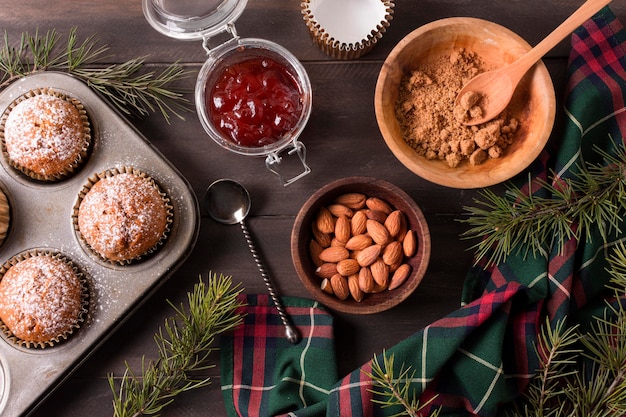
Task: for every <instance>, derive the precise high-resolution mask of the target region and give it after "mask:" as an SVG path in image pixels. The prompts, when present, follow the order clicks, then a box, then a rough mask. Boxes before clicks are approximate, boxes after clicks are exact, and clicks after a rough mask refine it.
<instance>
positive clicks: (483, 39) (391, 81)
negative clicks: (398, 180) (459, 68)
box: [374, 17, 556, 189]
mask: <svg viewBox="0 0 626 417" xmlns="http://www.w3.org/2000/svg"><path fill="white" fill-rule="evenodd" d="M460 48H465V49H466V50H469V51H473V52H475V53H477V55H478V56H479V57H480V58H481V59H482V60H483V61H484V62H485V63H486V65H488V66H490V67H494V68H495V67H501V66H504V65H506V64H509V63H512V62H514V61H515V60H516V59H517V58H519V57H520V56H521V55H523V54H524V53H525V52H527V51H528V50H530V49H531V47H530V45H529V44H528V43H527V42H526V41H524V40H523V39H522V38H521V37H519V36H518V35H516V34H515V33H513V32H511V31H510V30H508V29H506V28H504V27H502V26H500V25H498V24H496V23H493V22H489V21H485V20H482V19H476V18H467V17H458V18H447V19H441V20H437V21H434V22H432V23H429V24H426V25H424V26H422V27H420V28H418V29H416V30H414V31H413V32H411V33H409V34H408V35H407V36H406V37H405V38H404V39H402V40H401V41H400V42H399V43H398V44H397V45H396V46H395V48H394V49H393V50H392V51H391V53H390V54H389V56H388V57H387V59H386V60H385V62H384V64H383V67H382V69H381V71H380V73H379V76H378V81H377V84H376V91H375V97H374V106H375V111H376V120H377V122H378V126H379V129H380V131H381V134H382V136H383V138H384V140H385V142H386V143H387V146H388V147H389V149H390V150H391V151H392V152H393V154H394V155H395V156H396V158H398V160H400V162H401V163H402V164H404V166H406V167H407V168H408V169H409V170H411V171H412V172H413V173H415V174H417V175H419V176H420V177H422V178H424V179H426V180H428V181H431V182H433V183H435V184H439V185H443V186H448V187H452V188H463V189H469V188H479V187H486V186H490V185H494V184H497V183H500V182H503V181H505V180H508V179H510V178H511V177H513V176H515V175H517V174H518V173H520V172H521V171H523V170H524V169H526V168H527V167H528V166H529V165H530V164H531V163H532V162H533V161H534V160H535V158H537V156H538V155H539V154H540V153H541V151H542V149H543V148H544V146H545V144H546V142H547V141H548V138H549V137H550V133H551V132H552V127H553V125H554V117H555V112H556V98H555V94H554V86H553V84H552V80H551V78H550V74H549V73H548V70H547V68H546V67H545V65H544V64H543V62H541V61H540V62H538V63H537V64H536V65H535V66H534V67H533V68H532V69H531V70H530V71H529V72H528V73H527V74H526V75H525V77H524V78H523V79H522V82H521V83H520V84H519V86H518V88H517V89H516V92H515V95H514V97H513V100H512V101H511V104H510V105H509V110H510V112H511V114H512V115H513V116H515V117H516V118H517V119H518V120H520V130H519V131H518V133H517V136H516V139H515V141H514V143H513V144H512V145H510V146H509V147H507V148H506V149H505V151H504V154H503V155H502V156H501V157H500V158H494V159H488V160H487V161H485V162H484V163H483V164H480V165H475V166H474V165H471V164H469V163H468V162H467V161H464V162H462V163H461V164H460V165H458V166H457V167H454V168H451V167H449V166H448V164H447V163H446V162H445V161H443V160H435V159H433V160H428V159H426V158H425V157H423V156H421V155H419V154H417V153H416V152H415V151H414V150H413V149H412V148H411V147H410V146H409V145H408V144H407V143H406V142H405V140H404V139H403V137H402V134H401V130H400V125H399V123H398V120H397V118H396V115H395V110H394V107H395V105H396V101H397V98H398V89H399V86H400V83H401V79H402V77H403V76H404V75H405V74H408V73H409V72H410V71H412V70H413V69H416V67H418V66H419V65H421V64H422V63H425V62H430V61H432V60H435V59H437V58H439V57H441V56H447V55H450V54H451V53H453V52H455V51H458V50H459V49H460Z"/></svg>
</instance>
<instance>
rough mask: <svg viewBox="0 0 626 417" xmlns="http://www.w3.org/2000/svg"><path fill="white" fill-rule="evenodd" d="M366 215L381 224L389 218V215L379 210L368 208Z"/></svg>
mask: <svg viewBox="0 0 626 417" xmlns="http://www.w3.org/2000/svg"><path fill="white" fill-rule="evenodd" d="M365 215H366V216H367V218H368V219H372V220H376V221H377V222H378V223H381V224H382V223H385V220H387V215H386V214H385V213H383V212H382V211H378V210H371V209H367V210H365Z"/></svg>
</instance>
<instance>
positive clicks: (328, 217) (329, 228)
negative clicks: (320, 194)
mask: <svg viewBox="0 0 626 417" xmlns="http://www.w3.org/2000/svg"><path fill="white" fill-rule="evenodd" d="M315 225H316V226H317V230H319V231H320V232H322V233H333V232H334V231H335V218H334V217H333V215H332V214H331V212H330V211H328V209H327V208H326V207H322V208H320V210H319V212H318V213H317V217H316V219H315Z"/></svg>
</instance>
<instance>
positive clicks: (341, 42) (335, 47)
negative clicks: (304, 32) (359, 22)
mask: <svg viewBox="0 0 626 417" xmlns="http://www.w3.org/2000/svg"><path fill="white" fill-rule="evenodd" d="M315 1H316V0H304V1H303V2H302V3H301V4H300V6H301V9H302V14H303V16H304V21H305V23H306V25H307V27H308V28H309V34H310V35H311V38H312V39H313V42H315V44H316V45H317V46H318V47H319V48H320V49H321V50H322V51H323V52H325V53H326V54H327V55H330V56H332V57H333V58H337V59H345V60H348V59H357V58H359V57H361V56H363V55H365V54H367V53H368V52H370V51H371V50H372V49H373V48H374V46H376V44H377V43H378V40H379V39H381V38H382V37H383V34H384V33H385V32H386V30H387V28H388V27H389V25H390V21H391V20H392V18H393V8H394V7H395V4H394V2H393V0H372V1H380V2H382V3H383V5H384V8H385V13H384V16H381V20H380V22H379V23H377V24H376V25H375V26H374V27H372V28H371V31H370V32H369V34H367V35H366V36H365V37H364V38H363V39H361V40H359V41H358V42H346V41H345V39H339V38H338V37H337V35H336V34H331V33H329V32H328V28H325V27H323V26H322V24H321V23H320V22H319V21H318V19H317V18H316V17H315V13H314V10H312V8H311V5H312V3H314V2H315ZM332 4H334V3H333V2H326V3H325V4H324V6H325V7H331V6H330V5H332ZM346 21H348V22H349V17H347V18H346Z"/></svg>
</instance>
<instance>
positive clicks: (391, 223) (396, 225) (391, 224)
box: [383, 210, 403, 238]
mask: <svg viewBox="0 0 626 417" xmlns="http://www.w3.org/2000/svg"><path fill="white" fill-rule="evenodd" d="M402 217H403V214H402V212H401V211H400V210H394V211H392V212H391V214H389V216H387V218H386V219H385V222H384V223H383V224H384V225H385V227H386V228H387V230H388V231H389V234H390V235H391V237H393V238H397V237H398V235H399V234H400V231H401V229H402Z"/></svg>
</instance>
